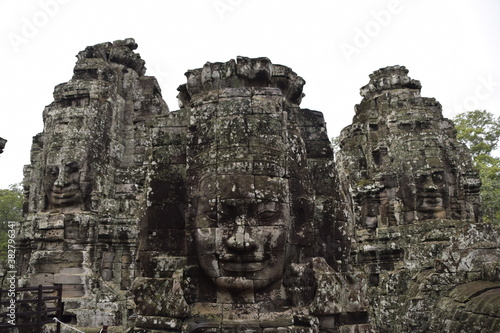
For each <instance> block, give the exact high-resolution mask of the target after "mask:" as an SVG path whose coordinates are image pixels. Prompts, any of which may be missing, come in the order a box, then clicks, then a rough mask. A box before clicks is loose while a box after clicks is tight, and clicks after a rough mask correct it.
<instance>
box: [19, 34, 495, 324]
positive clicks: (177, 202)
mask: <svg viewBox="0 0 500 333" xmlns="http://www.w3.org/2000/svg"><path fill="white" fill-rule="evenodd" d="M136 48H137V44H136V43H135V42H134V40H132V39H126V40H123V41H115V42H113V43H102V44H98V45H95V46H92V47H87V48H86V49H85V50H84V51H81V52H79V53H78V55H77V59H78V60H77V63H76V66H75V70H74V75H73V78H72V79H71V80H70V81H68V82H67V83H63V84H61V85H58V86H57V87H56V89H55V91H54V102H53V103H52V104H50V105H49V106H47V107H46V108H45V110H44V113H43V116H44V131H43V133H40V134H38V135H37V136H35V137H34V140H33V146H32V151H31V164H30V165H28V166H26V168H25V180H24V187H25V193H26V202H25V216H26V218H25V221H24V222H23V224H22V228H21V230H20V236H19V243H18V244H19V253H20V256H19V263H21V266H22V269H21V273H22V274H23V277H24V281H25V283H26V284H30V285H38V284H49V285H51V284H54V283H62V284H63V298H64V301H65V304H66V306H65V312H66V315H67V317H66V318H72V320H73V323H76V324H78V325H81V326H90V325H94V326H97V325H100V324H108V325H128V326H129V327H130V329H131V331H132V332H154V333H157V332H285V331H286V332H348V331H349V332H351V331H356V332H410V331H411V332H413V331H421V332H424V331H436V332H440V331H460V330H464V331H465V330H475V329H476V330H477V328H478V327H493V328H495V327H498V325H499V323H498V320H497V318H498V317H499V314H498V308H500V307H499V306H496V307H495V306H490V305H487V304H490V303H491V304H493V305H498V304H497V303H498V299H500V298H499V297H497V296H498V292H499V291H500V282H499V279H500V277H499V271H500V269H499V264H498V262H499V260H498V259H499V257H500V254H499V246H498V244H499V241H500V240H499V235H498V230H497V229H495V228H494V227H493V226H491V225H483V224H481V223H480V217H481V216H480V200H479V187H480V182H479V179H478V175H477V172H476V171H475V170H474V168H473V167H472V164H471V159H470V157H469V155H468V154H467V151H466V149H465V147H464V146H462V145H460V144H458V142H457V141H456V138H455V130H454V127H453V124H452V123H451V121H449V120H447V119H445V118H443V117H442V114H441V107H440V105H439V103H438V102H437V101H436V100H434V99H432V98H424V97H421V96H420V88H421V85H420V82H418V81H415V80H412V79H410V78H409V77H408V75H407V74H408V71H407V70H406V69H405V68H404V67H401V66H393V67H388V68H384V69H380V70H378V71H376V72H374V73H373V74H372V75H371V76H370V82H369V83H368V85H366V86H365V87H363V88H362V89H361V95H362V96H363V100H362V101H361V103H360V104H359V105H357V106H356V115H355V117H354V119H353V124H352V125H351V126H348V127H347V128H346V129H344V130H343V131H342V134H341V140H340V142H341V144H340V151H339V153H338V156H337V162H335V161H334V156H333V150H332V148H331V144H330V141H329V138H328V135H327V132H326V125H325V122H324V118H323V115H322V113H321V112H318V111H313V110H308V109H302V108H300V102H301V99H302V98H303V93H302V88H303V86H304V84H305V81H304V80H303V79H302V78H301V77H300V76H298V75H297V74H296V73H294V72H293V71H292V70H291V69H290V68H288V67H285V66H282V65H276V64H272V62H271V61H270V60H269V59H267V58H253V59H251V58H246V57H237V59H236V60H230V61H227V62H224V63H206V64H205V65H204V66H203V67H202V68H198V69H194V70H189V71H187V72H186V79H187V83H186V84H183V85H181V86H180V87H179V88H178V91H179V95H178V99H179V105H180V109H179V110H177V111H172V112H170V111H169V110H168V107H167V105H166V104H165V102H164V101H163V99H162V97H161V93H160V88H159V87H158V84H157V83H156V80H155V79H154V78H152V77H148V76H145V72H146V68H145V62H144V61H143V60H142V59H141V57H140V56H139V54H137V53H135V52H134V50H135V49H136Z"/></svg>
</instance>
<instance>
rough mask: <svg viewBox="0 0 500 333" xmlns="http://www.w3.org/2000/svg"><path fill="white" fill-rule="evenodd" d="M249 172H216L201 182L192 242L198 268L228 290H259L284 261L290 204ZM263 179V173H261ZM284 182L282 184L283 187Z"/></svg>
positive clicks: (273, 277)
mask: <svg viewBox="0 0 500 333" xmlns="http://www.w3.org/2000/svg"><path fill="white" fill-rule="evenodd" d="M255 178H263V177H254V176H252V175H234V176H222V177H221V176H218V177H215V176H214V177H211V178H208V179H205V180H204V181H202V182H201V184H200V197H199V199H198V206H197V216H196V221H195V241H196V248H197V254H198V259H199V263H200V266H201V268H202V269H203V271H204V272H205V273H206V274H207V276H208V277H209V278H210V279H211V280H212V281H213V282H215V284H216V285H217V286H218V287H219V288H222V289H224V290H227V291H231V292H237V293H238V292H247V291H252V290H253V291H255V290H259V289H262V288H264V287H266V286H269V285H270V284H272V283H273V282H274V281H277V280H279V279H280V278H281V276H282V274H283V270H284V267H285V262H286V244H287V240H288V235H289V228H290V209H289V203H288V199H287V198H286V197H285V196H286V195H287V194H285V195H283V192H284V191H280V190H277V191H272V190H271V191H269V189H272V188H274V186H276V184H279V186H278V187H281V185H284V184H285V182H286V181H285V180H283V179H282V178H277V179H276V178H269V179H270V184H268V185H269V186H268V187H267V189H266V188H265V187H266V186H265V182H261V181H255ZM265 178H268V177H265ZM285 187H286V186H285Z"/></svg>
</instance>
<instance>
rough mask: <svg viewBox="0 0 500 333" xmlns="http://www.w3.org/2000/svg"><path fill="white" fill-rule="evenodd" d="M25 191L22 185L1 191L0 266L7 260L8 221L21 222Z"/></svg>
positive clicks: (15, 185)
mask: <svg viewBox="0 0 500 333" xmlns="http://www.w3.org/2000/svg"><path fill="white" fill-rule="evenodd" d="M22 206H23V191H22V188H21V186H20V184H14V185H10V187H9V189H4V190H0V266H3V263H4V262H5V260H6V259H7V247H8V239H9V238H8V224H7V222H8V221H20V220H21V218H22Z"/></svg>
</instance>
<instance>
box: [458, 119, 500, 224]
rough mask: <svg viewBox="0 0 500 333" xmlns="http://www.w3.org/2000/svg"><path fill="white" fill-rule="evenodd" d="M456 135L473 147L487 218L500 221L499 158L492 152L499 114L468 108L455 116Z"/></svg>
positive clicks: (499, 129)
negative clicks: (496, 115)
mask: <svg viewBox="0 0 500 333" xmlns="http://www.w3.org/2000/svg"><path fill="white" fill-rule="evenodd" d="M453 122H454V123H455V127H456V129H457V139H458V140H460V141H461V142H463V143H464V144H465V145H467V147H468V148H469V149H470V151H471V154H472V158H473V161H474V164H475V165H476V167H477V168H478V170H479V175H480V177H481V182H482V185H481V198H482V209H483V219H484V221H485V222H490V223H500V158H498V157H495V156H493V153H494V152H495V150H497V149H498V144H499V138H500V117H495V115H493V114H492V113H490V112H487V111H479V110H476V111H469V112H464V113H460V114H458V115H457V116H456V117H455V118H453Z"/></svg>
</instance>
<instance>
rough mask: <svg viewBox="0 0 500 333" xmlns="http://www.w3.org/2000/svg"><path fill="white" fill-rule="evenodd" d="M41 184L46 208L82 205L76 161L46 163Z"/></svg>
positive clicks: (68, 207) (65, 207)
mask: <svg viewBox="0 0 500 333" xmlns="http://www.w3.org/2000/svg"><path fill="white" fill-rule="evenodd" d="M43 184H44V191H45V195H46V197H47V202H48V207H47V209H48V210H52V209H71V208H79V207H80V206H81V205H82V203H83V201H82V192H81V189H80V164H79V163H78V162H69V163H61V164H51V165H48V166H47V168H46V171H45V176H44V178H43Z"/></svg>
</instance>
